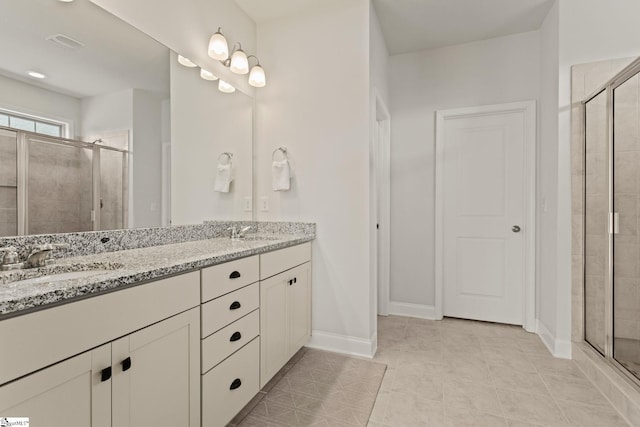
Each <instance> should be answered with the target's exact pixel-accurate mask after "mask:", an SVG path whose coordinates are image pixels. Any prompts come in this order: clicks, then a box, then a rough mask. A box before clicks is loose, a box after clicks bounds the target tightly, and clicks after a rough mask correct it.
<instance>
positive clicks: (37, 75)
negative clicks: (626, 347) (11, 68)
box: [27, 71, 47, 79]
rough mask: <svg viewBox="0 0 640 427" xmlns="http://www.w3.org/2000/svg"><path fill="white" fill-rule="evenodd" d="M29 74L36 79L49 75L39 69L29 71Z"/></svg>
mask: <svg viewBox="0 0 640 427" xmlns="http://www.w3.org/2000/svg"><path fill="white" fill-rule="evenodd" d="M27 74H29V75H30V76H31V77H34V78H36V79H44V78H46V77H47V76H45V75H44V74H42V73H39V72H37V71H29V72H28V73H27Z"/></svg>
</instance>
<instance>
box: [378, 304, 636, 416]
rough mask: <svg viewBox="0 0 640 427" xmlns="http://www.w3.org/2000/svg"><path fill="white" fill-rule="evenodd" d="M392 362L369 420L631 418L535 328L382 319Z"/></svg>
mask: <svg viewBox="0 0 640 427" xmlns="http://www.w3.org/2000/svg"><path fill="white" fill-rule="evenodd" d="M374 361H378V362H382V363H385V364H387V366H388V367H387V371H386V372H385V375H384V379H383V382H382V386H381V387H380V390H379V393H378V396H377V399H376V403H375V406H374V408H373V411H372V413H371V417H370V420H369V424H368V426H369V427H413V426H438V427H440V426H446V427H454V426H455V427H458V426H470V427H471V426H472V427H483V426H487V427H489V426H491V427H493V426H505V427H506V426H512V427H516V426H518V427H525V426H553V427H555V426H575V427H577V426H580V427H590V426H594V427H617V426H628V424H627V423H626V422H625V421H624V420H623V419H622V418H621V417H620V416H619V415H618V413H617V412H616V411H615V410H614V409H613V407H612V406H611V404H610V403H609V402H608V401H607V399H606V398H605V397H604V396H603V395H602V394H601V393H600V392H599V391H598V390H597V389H596V388H595V386H594V385H593V384H592V383H591V382H589V380H587V378H586V377H585V376H584V375H583V374H582V372H581V370H580V369H579V368H578V366H577V365H576V364H575V363H574V362H573V361H570V360H560V359H555V358H553V357H552V356H551V355H550V354H549V352H548V351H547V349H546V347H545V346H544V345H543V344H542V342H541V341H540V339H539V338H538V336H537V335H534V334H529V333H526V332H524V330H523V329H522V328H519V327H514V326H505V325H496V324H490V323H483V322H473V321H465V320H458V319H445V320H442V321H439V322H435V321H428V320H421V319H412V318H406V317H394V316H389V317H380V318H379V319H378V354H377V355H376V356H375V358H374Z"/></svg>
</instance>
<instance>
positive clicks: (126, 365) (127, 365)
mask: <svg viewBox="0 0 640 427" xmlns="http://www.w3.org/2000/svg"><path fill="white" fill-rule="evenodd" d="M129 368H131V358H130V357H127V358H126V359H124V360H123V361H122V372H125V371H128V370H129Z"/></svg>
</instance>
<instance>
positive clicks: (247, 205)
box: [244, 197, 253, 212]
mask: <svg viewBox="0 0 640 427" xmlns="http://www.w3.org/2000/svg"><path fill="white" fill-rule="evenodd" d="M252 210H253V203H252V201H251V197H245V198H244V211H245V212H251V211H252Z"/></svg>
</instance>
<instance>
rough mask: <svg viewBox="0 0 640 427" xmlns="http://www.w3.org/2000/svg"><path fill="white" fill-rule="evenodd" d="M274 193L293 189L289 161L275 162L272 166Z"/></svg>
mask: <svg viewBox="0 0 640 427" xmlns="http://www.w3.org/2000/svg"><path fill="white" fill-rule="evenodd" d="M271 178H272V179H271V185H272V186H273V191H288V190H289V189H290V188H291V167H290V166H289V160H288V159H284V160H279V161H278V160H274V161H273V165H272V166H271Z"/></svg>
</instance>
